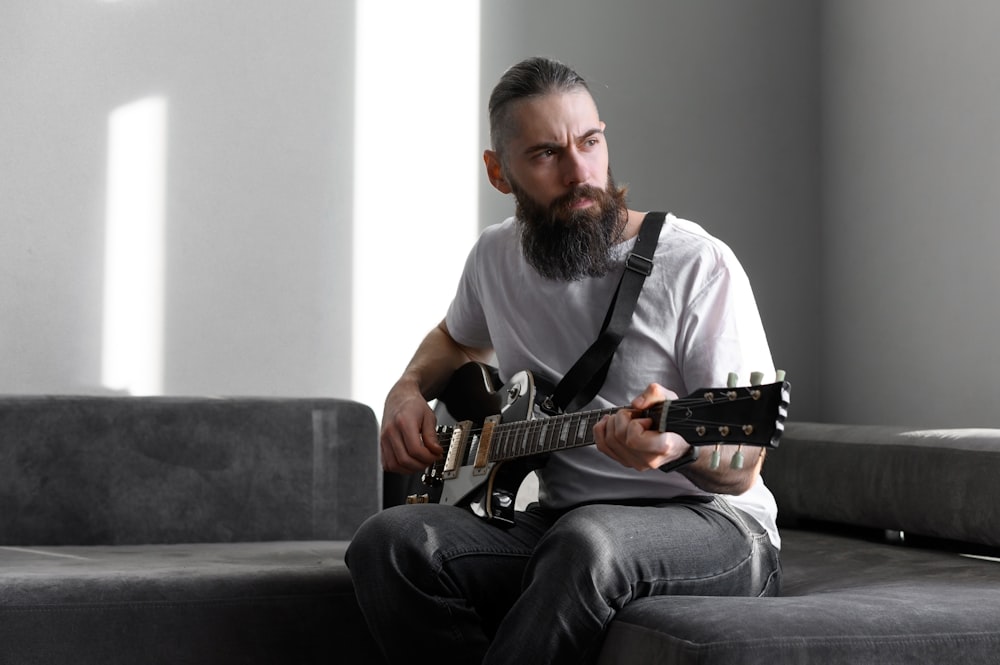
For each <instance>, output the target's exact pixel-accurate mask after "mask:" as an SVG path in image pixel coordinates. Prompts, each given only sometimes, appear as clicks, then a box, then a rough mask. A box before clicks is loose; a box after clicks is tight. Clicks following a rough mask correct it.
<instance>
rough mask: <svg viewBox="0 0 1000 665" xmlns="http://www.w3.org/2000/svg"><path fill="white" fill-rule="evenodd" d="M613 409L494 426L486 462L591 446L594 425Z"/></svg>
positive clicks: (613, 411)
mask: <svg viewBox="0 0 1000 665" xmlns="http://www.w3.org/2000/svg"><path fill="white" fill-rule="evenodd" d="M616 411H618V409H599V410H596V411H582V412H579V413H567V414H563V415H558V416H551V417H548V418H537V419H534V420H522V421H519V422H514V423H502V424H499V425H496V426H495V427H494V428H493V433H492V437H491V444H490V454H489V461H491V462H503V461H506V460H511V459H516V458H519V457H526V456H528V455H539V454H543V453H552V452H557V451H560V450H569V449H570V448H579V447H582V446H589V445H593V444H594V443H595V441H594V425H596V424H597V423H598V421H600V419H601V418H603V417H604V416H606V415H610V414H613V413H615V412H616Z"/></svg>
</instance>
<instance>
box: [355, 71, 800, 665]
mask: <svg viewBox="0 0 1000 665" xmlns="http://www.w3.org/2000/svg"><path fill="white" fill-rule="evenodd" d="M489 113H490V132H491V142H492V149H491V150H487V151H486V152H485V154H484V161H485V164H486V172H487V176H488V178H489V180H490V182H491V183H492V184H493V186H494V187H496V188H497V189H498V190H499V191H501V192H503V193H505V194H513V196H514V199H515V202H516V214H515V216H514V218H512V219H508V220H507V221H505V222H503V223H501V224H498V225H495V226H492V227H490V228H488V229H487V230H486V231H484V232H483V234H482V236H481V237H480V239H479V241H478V242H477V244H476V246H475V247H474V248H473V250H472V252H471V253H470V255H469V258H468V260H467V263H466V266H465V271H464V273H463V276H462V278H461V281H460V283H459V286H458V290H457V293H456V295H455V298H454V300H453V302H452V303H451V305H450V307H449V309H448V312H447V315H446V317H445V319H444V320H443V321H442V322H441V324H440V325H439V326H437V327H436V328H435V329H434V330H432V331H431V332H430V333H429V334H428V335H427V336H426V338H425V339H424V341H423V342H422V343H421V344H420V346H419V348H418V349H417V351H416V354H415V355H414V357H413V359H412V361H411V362H410V364H409V365H408V366H407V367H406V369H405V371H404V372H403V374H402V376H401V377H400V379H399V381H398V382H397V383H396V384H395V386H394V387H393V388H392V389H391V390H390V392H389V394H388V396H387V398H386V401H385V410H384V414H383V420H382V432H381V453H382V459H383V465H384V467H385V469H386V470H387V471H391V472H398V473H413V472H418V471H421V470H423V469H424V468H426V467H427V466H429V465H430V464H432V463H434V462H435V461H436V460H438V459H439V458H440V456H441V455H442V447H441V445H439V443H438V441H437V435H436V432H435V416H434V413H433V412H432V411H431V409H430V407H429V406H428V400H431V399H434V398H435V397H437V396H438V395H440V394H441V392H442V390H443V389H444V387H445V386H446V384H447V382H448V380H449V378H450V377H451V375H452V372H453V371H454V370H455V369H457V368H458V367H460V366H461V365H463V364H465V363H467V362H469V361H470V360H476V361H481V362H489V363H494V362H495V364H496V366H497V368H498V370H499V373H500V376H501V378H502V379H503V380H507V379H508V378H510V377H511V375H513V374H514V373H516V372H518V371H520V370H525V369H527V370H531V371H532V372H533V373H535V374H538V375H540V376H545V377H550V378H551V379H552V380H557V379H558V378H559V377H561V376H562V375H563V374H565V372H566V371H567V370H568V369H569V368H570V367H572V365H573V363H574V362H575V361H576V360H577V358H578V357H579V356H580V355H581V354H582V353H583V352H584V351H585V350H586V349H587V348H588V347H589V346H590V344H591V343H592V342H593V340H594V339H595V338H596V336H597V335H598V332H599V330H600V328H601V324H602V322H603V319H604V316H605V313H606V311H607V307H608V304H609V303H610V301H611V299H612V297H613V294H614V290H615V287H616V286H617V284H618V280H619V277H620V275H621V273H622V270H623V266H624V259H625V257H626V255H627V253H628V252H629V251H630V250H631V248H632V247H633V246H634V243H635V238H636V235H637V233H638V231H639V228H640V226H641V224H642V220H643V218H644V214H643V213H641V212H638V211H635V210H630V209H628V208H627V207H626V204H625V194H624V190H623V188H619V187H618V186H616V185H615V183H614V181H613V178H612V176H611V173H610V169H609V157H608V147H607V141H606V137H605V134H604V130H605V124H604V123H603V122H602V121H601V120H600V117H599V115H598V111H597V107H596V104H595V102H594V100H593V98H592V96H591V94H590V92H589V89H588V87H587V85H586V83H585V82H584V80H583V79H582V78H581V77H580V76H579V75H577V74H576V73H575V72H574V71H573V70H571V69H569V68H568V67H566V66H564V65H562V64H560V63H558V62H554V61H552V60H548V59H543V58H531V59H529V60H526V61H524V62H521V63H519V64H517V65H515V66H514V67H512V68H511V69H509V70H508V71H507V72H506V73H505V74H504V75H503V77H502V78H501V80H500V81H499V82H498V84H497V86H496V87H495V88H494V90H493V93H492V95H491V98H490V107H489ZM751 371H761V372H764V373H773V371H774V369H773V364H772V360H771V356H770V351H769V349H768V345H767V341H766V338H765V335H764V331H763V326H762V325H761V321H760V317H759V315H758V313H757V310H756V305H755V303H754V298H753V294H752V292H751V289H750V285H749V282H748V280H747V278H746V275H745V273H744V271H743V269H742V267H741V266H740V264H739V262H738V261H737V259H736V258H735V256H734V255H733V254H732V252H731V251H730V250H729V248H728V247H726V246H725V245H724V244H723V243H721V242H720V241H718V240H716V239H714V238H712V237H711V236H709V235H708V234H707V233H706V232H705V231H704V230H703V229H702V228H701V227H699V226H697V225H695V224H693V223H691V222H687V221H684V220H680V219H677V218H676V217H674V216H672V215H670V216H668V217H667V219H666V221H665V223H664V226H663V229H662V232H661V234H660V237H659V243H658V245H657V248H656V252H655V257H654V268H653V272H652V274H650V275H649V276H648V277H647V278H646V281H645V283H644V286H643V291H642V293H641V295H640V297H639V301H638V304H637V306H636V309H635V313H634V315H633V319H632V322H631V325H630V327H629V329H628V332H627V333H626V335H625V336H624V338H623V340H622V342H621V343H620V346H619V347H618V350H617V352H616V355H615V357H614V360H613V362H612V365H611V367H610V369H609V372H608V375H607V378H606V380H605V382H604V384H603V386H602V388H601V390H600V392H599V394H598V396H597V397H596V398H595V399H594V400H593V402H592V404H591V405H589V406H588V407H587V408H588V409H593V408H609V409H610V408H611V407H614V406H616V405H623V404H628V403H629V402H630V400H631V405H632V406H633V407H634V408H635V409H637V410H641V409H644V408H646V407H648V406H650V405H653V404H655V403H658V402H662V401H663V400H664V399H673V398H675V397H676V396H677V394H682V395H683V394H687V392H689V391H690V390H693V389H695V388H699V387H705V386H717V385H725V384H726V380H727V377H728V375H729V373H730V372H736V373H738V374H739V375H740V376H742V377H749V375H750V372H751ZM664 386H666V387H664ZM643 387H645V390H644V391H643V392H642V393H641V394H640V395H639V396H638V397H636V398H635V399H634V400H632V397H633V396H634V395H635V394H636V392H638V391H640V390H643ZM635 413H636V412H635V411H633V410H631V409H622V410H619V411H617V412H616V413H615V414H614V415H613V416H609V417H605V418H604V419H602V420H601V421H600V422H599V423H598V424H597V425H596V426H595V427H594V436H595V439H596V441H597V445H596V446H585V447H580V448H576V449H574V450H569V451H563V452H559V453H555V454H553V455H552V456H551V458H550V459H549V461H548V462H547V464H546V465H545V466H544V467H543V468H542V469H541V470H540V471H539V502H538V505H537V506H533V507H532V508H530V509H529V510H527V511H525V512H522V513H518V517H517V520H516V522H515V524H514V525H513V526H512V527H510V528H508V529H502V528H497V527H496V526H494V525H492V524H490V523H488V522H485V521H483V520H482V519H480V518H479V517H476V516H475V515H474V514H473V513H472V512H471V511H469V510H466V509H464V508H456V507H454V506H445V505H438V504H433V503H432V504H418V505H406V506H399V507H396V508H390V509H387V510H385V511H383V512H381V513H380V514H378V515H375V516H373V517H372V518H371V519H369V520H368V521H367V522H366V523H365V524H364V525H363V526H362V527H361V528H360V529H359V531H358V533H357V535H356V536H355V538H354V540H353V542H352V544H351V547H350V550H349V552H348V564H349V566H350V569H351V572H352V576H353V578H354V581H355V586H356V589H357V595H358V600H359V603H360V605H361V608H362V610H363V612H364V614H365V616H366V619H367V621H368V623H369V625H370V627H371V629H372V632H373V633H374V635H375V637H376V639H377V640H378V641H379V643H380V644H381V646H382V649H383V650H384V652H385V654H386V656H387V658H388V659H389V661H390V662H392V663H406V662H412V661H413V660H414V659H416V660H417V661H420V660H421V659H423V660H427V661H428V662H435V663H479V662H484V663H549V664H551V663H585V662H591V661H593V660H594V659H595V658H596V657H597V655H598V653H599V651H600V647H601V643H602V640H603V631H604V629H605V628H606V627H607V626H608V624H609V623H610V621H611V620H612V619H613V618H614V616H615V613H616V612H617V611H618V610H620V609H621V608H622V607H623V606H624V605H625V604H627V603H628V602H630V601H631V600H633V599H635V598H639V597H642V596H650V595H664V594H700V595H748V596H756V595H773V594H775V593H776V592H777V587H778V578H779V575H780V573H779V563H778V548H779V546H780V543H779V539H778V534H777V531H776V529H775V525H774V520H775V512H776V510H775V505H774V500H773V498H772V497H771V494H770V492H769V491H768V490H767V488H766V487H765V486H764V485H763V483H762V482H761V479H760V477H759V470H760V465H761V463H762V461H763V455H762V454H760V453H758V452H757V450H758V449H747V450H746V451H744V453H742V454H746V457H747V460H748V461H747V462H746V463H745V464H743V465H742V468H734V467H739V466H740V465H739V464H732V465H731V464H730V463H729V460H730V457H731V456H732V455H733V453H734V451H733V450H732V449H730V448H727V447H723V449H722V450H721V453H722V455H721V460H719V459H716V460H713V459H712V458H713V457H714V456H713V455H708V454H705V455H700V456H698V459H697V460H696V461H694V462H693V463H690V464H687V465H684V466H682V467H679V468H678V470H677V471H672V472H669V473H661V472H660V471H658V470H657V468H658V467H660V466H662V465H664V464H666V463H668V462H671V461H674V460H678V459H680V458H682V457H684V456H685V455H687V453H688V452H689V450H690V446H689V444H688V443H687V442H685V441H684V439H682V438H681V437H680V436H678V435H676V434H667V433H659V432H657V431H655V430H654V429H651V426H652V423H651V421H650V420H649V419H648V418H641V417H638V416H637V415H635ZM713 462H715V463H713ZM724 495H728V496H724Z"/></svg>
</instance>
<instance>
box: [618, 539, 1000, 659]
mask: <svg viewBox="0 0 1000 665" xmlns="http://www.w3.org/2000/svg"><path fill="white" fill-rule="evenodd" d="M782 542H783V547H782V562H783V568H784V573H785V577H784V580H783V585H782V596H781V597H778V598H709V597H695V596H669V597H658V598H649V599H643V600H638V601H635V602H633V603H631V604H629V605H628V606H627V607H626V608H625V609H624V610H622V611H621V612H619V613H618V615H617V616H616V618H615V620H614V621H613V622H612V624H611V626H610V628H609V630H608V634H607V638H606V640H605V643H604V647H603V650H602V653H601V658H600V660H599V663H600V665H625V664H628V665H653V664H654V663H656V664H662V663H671V664H675V665H679V664H687V663H690V664H692V665H693V664H695V663H697V664H699V665H715V664H718V665H723V664H725V665H731V664H732V663H741V664H743V665H754V664H758V663H759V664H761V665H765V664H767V665H772V664H773V663H824V664H830V663H844V664H847V663H852V664H853V663H876V662H877V663H879V664H880V665H894V664H899V665H903V664H909V663H916V662H921V663H951V662H962V663H993V662H996V654H997V652H998V651H997V650H998V649H1000V562H998V561H995V560H986V559H977V558H970V557H968V556H963V555H962V554H960V553H957V552H948V551H932V550H923V549H917V548H913V547H907V546H898V545H888V544H884V543H878V542H869V541H867V540H863V539H859V538H857V537H848V536H844V535H837V534H830V533H819V532H816V533H814V532H809V531H801V530H792V529H786V530H785V531H784V535H783V540H782Z"/></svg>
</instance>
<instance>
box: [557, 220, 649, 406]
mask: <svg viewBox="0 0 1000 665" xmlns="http://www.w3.org/2000/svg"><path fill="white" fill-rule="evenodd" d="M666 216H667V215H666V213H664V212H650V213H647V214H646V217H645V218H644V219H643V220H642V226H641V227H640V228H639V235H638V237H637V238H636V241H635V247H633V249H632V251H631V252H630V253H629V255H628V258H627V259H626V260H625V271H624V272H623V273H622V276H621V280H620V281H619V282H618V288H617V289H615V295H614V297H613V298H612V299H611V305H610V306H609V307H608V313H607V315H606V316H605V317H604V324H603V325H602V326H601V332H600V334H599V335H598V337H597V340H595V341H594V343H593V344H591V345H590V348H588V349H587V350H586V351H585V352H584V354H583V355H582V356H580V358H579V360H577V361H576V363H575V364H574V365H573V367H571V368H570V370H569V371H568V372H566V375H565V376H563V378H562V380H561V381H560V382H559V383H558V385H556V387H555V390H553V392H552V394H551V395H549V396H548V397H546V398H545V399H544V400H543V401H542V402H541V407H542V410H544V411H546V412H547V413H549V414H550V415H551V414H556V413H563V412H571V411H577V410H579V409H580V408H582V407H583V406H585V405H586V404H587V403H588V402H590V400H592V399H594V395H596V394H597V391H598V390H600V389H601V385H602V384H603V383H604V379H605V377H606V376H607V374H608V368H609V367H610V366H611V358H612V356H614V353H615V349H617V348H618V344H619V343H620V342H621V341H622V337H624V336H625V332H626V331H627V330H628V325H629V322H630V321H631V319H632V312H633V311H635V304H636V302H637V301H638V300H639V293H640V292H641V291H642V284H643V282H644V281H645V280H646V277H648V276H649V274H650V273H651V272H653V255H654V253H655V252H656V244H657V242H658V241H659V238H660V229H661V228H663V222H664V220H665V219H666Z"/></svg>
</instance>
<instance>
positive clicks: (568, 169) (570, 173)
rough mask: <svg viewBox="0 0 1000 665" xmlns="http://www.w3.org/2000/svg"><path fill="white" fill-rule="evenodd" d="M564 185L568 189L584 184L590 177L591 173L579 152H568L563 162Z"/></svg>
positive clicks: (564, 155) (564, 154)
mask: <svg viewBox="0 0 1000 665" xmlns="http://www.w3.org/2000/svg"><path fill="white" fill-rule="evenodd" d="M562 171H563V184H564V185H566V186H567V187H573V186H575V185H580V184H584V183H586V182H587V179H588V178H589V177H590V171H589V170H588V168H587V163H586V161H585V160H584V159H583V155H582V154H581V153H580V152H579V151H577V150H567V151H566V152H565V153H563V160H562Z"/></svg>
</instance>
